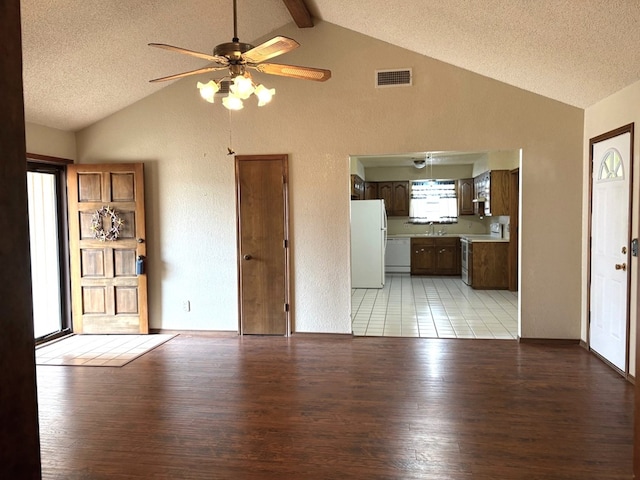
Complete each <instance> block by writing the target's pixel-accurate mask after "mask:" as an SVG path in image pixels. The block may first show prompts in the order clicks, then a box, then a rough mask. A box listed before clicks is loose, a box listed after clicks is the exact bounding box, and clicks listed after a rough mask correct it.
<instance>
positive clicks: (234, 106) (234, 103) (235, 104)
mask: <svg viewBox="0 0 640 480" xmlns="http://www.w3.org/2000/svg"><path fill="white" fill-rule="evenodd" d="M222 105H224V106H225V108H227V109H228V110H242V109H243V108H244V104H243V103H242V99H241V98H239V97H236V96H235V95H234V94H233V93H229V95H228V96H226V97H224V98H223V99H222Z"/></svg>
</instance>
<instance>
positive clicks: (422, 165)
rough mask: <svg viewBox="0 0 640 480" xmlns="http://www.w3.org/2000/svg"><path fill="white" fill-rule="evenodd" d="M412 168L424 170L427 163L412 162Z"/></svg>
mask: <svg viewBox="0 0 640 480" xmlns="http://www.w3.org/2000/svg"><path fill="white" fill-rule="evenodd" d="M413 166H414V167H416V168H424V167H426V166H427V162H426V161H424V160H414V161H413Z"/></svg>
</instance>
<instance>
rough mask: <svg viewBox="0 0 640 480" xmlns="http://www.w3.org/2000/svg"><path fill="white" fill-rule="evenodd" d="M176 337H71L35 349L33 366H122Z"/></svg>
mask: <svg viewBox="0 0 640 480" xmlns="http://www.w3.org/2000/svg"><path fill="white" fill-rule="evenodd" d="M173 337H175V335H165V334H152V335H72V336H70V337H66V338H63V339H62V340H59V341H57V342H53V343H49V344H45V345H41V346H39V347H36V365H68V366H80V367H123V366H124V365H126V364H127V363H129V362H131V361H133V360H135V359H136V358H138V357H139V356H141V355H144V354H145V353H147V352H149V351H151V350H153V349H154V348H156V347H158V346H159V345H162V344H163V343H165V342H167V341H169V340H171V339H172V338H173Z"/></svg>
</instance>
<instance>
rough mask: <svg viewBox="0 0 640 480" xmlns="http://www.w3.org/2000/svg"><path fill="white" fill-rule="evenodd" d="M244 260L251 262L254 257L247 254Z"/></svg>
mask: <svg viewBox="0 0 640 480" xmlns="http://www.w3.org/2000/svg"><path fill="white" fill-rule="evenodd" d="M242 258H244V259H245V260H251V259H252V258H253V257H252V256H251V255H249V254H248V253H247V254H246V255H244V256H243V257H242Z"/></svg>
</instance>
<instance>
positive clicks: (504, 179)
mask: <svg viewBox="0 0 640 480" xmlns="http://www.w3.org/2000/svg"><path fill="white" fill-rule="evenodd" d="M473 186H474V191H475V197H476V198H475V200H474V205H473V210H474V213H475V214H477V215H487V216H490V215H494V216H498V215H509V170H490V171H488V172H484V173H482V174H480V175H478V176H477V177H476V178H474V179H473Z"/></svg>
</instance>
